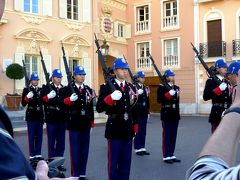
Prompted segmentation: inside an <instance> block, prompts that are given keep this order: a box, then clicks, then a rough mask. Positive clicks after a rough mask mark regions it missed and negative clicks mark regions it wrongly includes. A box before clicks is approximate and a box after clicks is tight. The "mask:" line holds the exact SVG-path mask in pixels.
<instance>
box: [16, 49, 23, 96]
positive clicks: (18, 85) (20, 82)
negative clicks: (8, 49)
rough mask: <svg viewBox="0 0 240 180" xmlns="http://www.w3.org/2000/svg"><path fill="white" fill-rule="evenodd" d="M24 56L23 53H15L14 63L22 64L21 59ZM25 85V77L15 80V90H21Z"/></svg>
mask: <svg viewBox="0 0 240 180" xmlns="http://www.w3.org/2000/svg"><path fill="white" fill-rule="evenodd" d="M23 58H24V53H15V63H18V64H20V65H21V66H22V59H23ZM24 86H25V79H24V78H22V79H20V80H15V88H16V92H19V91H20V92H21V91H22V90H23V88H24Z"/></svg>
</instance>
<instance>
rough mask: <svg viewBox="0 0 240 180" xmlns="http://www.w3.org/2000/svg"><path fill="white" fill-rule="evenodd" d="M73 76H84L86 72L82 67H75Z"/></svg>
mask: <svg viewBox="0 0 240 180" xmlns="http://www.w3.org/2000/svg"><path fill="white" fill-rule="evenodd" d="M74 75H86V72H85V71H84V68H83V67H82V66H75V68H74Z"/></svg>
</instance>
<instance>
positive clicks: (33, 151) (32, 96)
mask: <svg viewBox="0 0 240 180" xmlns="http://www.w3.org/2000/svg"><path fill="white" fill-rule="evenodd" d="M38 81H39V77H38V74H37V73H32V74H31V77H30V85H29V87H25V88H24V89H23V93H22V105H23V106H27V110H26V115H25V120H26V121H27V130H28V143H29V156H30V157H29V159H30V160H32V159H33V158H41V157H42V155H41V148H42V136H43V106H42V101H41V98H40V90H41V88H40V87H38Z"/></svg>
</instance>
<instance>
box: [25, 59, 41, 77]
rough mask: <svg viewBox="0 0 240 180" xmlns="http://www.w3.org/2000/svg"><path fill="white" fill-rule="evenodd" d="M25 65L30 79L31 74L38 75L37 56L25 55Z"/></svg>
mask: <svg viewBox="0 0 240 180" xmlns="http://www.w3.org/2000/svg"><path fill="white" fill-rule="evenodd" d="M25 65H26V71H27V75H28V77H30V76H31V74H32V73H33V72H36V73H38V56H36V55H25ZM38 74H39V73H38Z"/></svg>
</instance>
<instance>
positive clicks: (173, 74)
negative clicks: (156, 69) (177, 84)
mask: <svg viewBox="0 0 240 180" xmlns="http://www.w3.org/2000/svg"><path fill="white" fill-rule="evenodd" d="M164 76H166V77H168V76H175V73H174V72H173V71H172V70H171V69H167V70H166V71H165V72H164Z"/></svg>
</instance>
